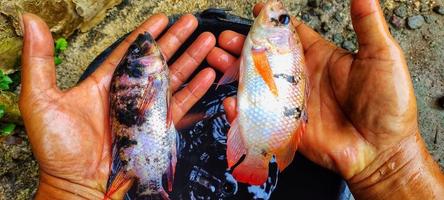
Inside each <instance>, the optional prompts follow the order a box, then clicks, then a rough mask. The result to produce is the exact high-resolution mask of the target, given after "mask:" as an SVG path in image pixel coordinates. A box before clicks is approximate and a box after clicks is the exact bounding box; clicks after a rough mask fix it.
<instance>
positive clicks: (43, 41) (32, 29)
mask: <svg viewBox="0 0 444 200" xmlns="http://www.w3.org/2000/svg"><path fill="white" fill-rule="evenodd" d="M22 18H23V28H24V38H23V41H24V42H23V54H22V78H21V79H22V80H21V81H22V92H21V93H22V95H34V94H39V93H42V92H46V91H47V90H49V89H55V88H57V86H56V75H55V65H54V40H53V38H52V36H51V32H50V31H49V28H48V26H47V25H46V23H45V22H44V21H43V20H42V19H40V18H39V17H38V16H36V15H33V14H28V13H27V14H24V15H23V17H22ZM28 98H29V97H28Z"/></svg>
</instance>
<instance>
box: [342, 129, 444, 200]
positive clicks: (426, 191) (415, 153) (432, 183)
mask: <svg viewBox="0 0 444 200" xmlns="http://www.w3.org/2000/svg"><path fill="white" fill-rule="evenodd" d="M348 184H349V186H350V189H351V191H352V192H353V195H354V196H355V197H356V198H358V199H411V198H413V199H416V198H423V199H436V198H438V197H442V196H444V177H443V175H442V173H441V171H440V169H439V167H438V165H437V164H436V163H435V162H434V161H433V159H432V158H431V156H430V154H429V153H428V152H427V149H426V147H425V145H424V142H423V141H422V139H421V136H420V135H419V133H417V134H415V135H412V136H409V137H407V138H405V139H404V140H402V141H401V142H400V143H399V144H397V145H396V146H394V147H392V148H389V149H388V150H385V151H384V152H383V153H381V155H379V156H378V158H377V159H376V160H375V161H373V162H372V163H371V164H370V165H369V166H368V167H367V168H365V169H364V170H363V171H362V172H360V173H359V174H357V175H355V176H354V177H352V178H351V179H349V180H348ZM424 197H425V198H424Z"/></svg>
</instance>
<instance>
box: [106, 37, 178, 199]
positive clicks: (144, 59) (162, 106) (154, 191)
mask: <svg viewBox="0 0 444 200" xmlns="http://www.w3.org/2000/svg"><path fill="white" fill-rule="evenodd" d="M168 73H169V72H168V66H167V64H166V61H165V59H164V58H163V56H162V54H161V52H160V50H159V47H158V46H157V44H156V43H155V41H154V39H153V38H152V36H151V35H150V34H149V33H145V34H140V35H139V36H138V37H137V39H136V40H135V42H134V43H133V44H132V45H131V46H130V47H129V49H128V51H127V53H126V54H125V56H124V57H123V59H122V61H121V62H120V63H119V65H118V66H117V68H116V70H115V72H114V74H113V78H112V81H111V90H110V107H111V109H110V116H111V130H112V133H113V136H114V137H113V165H112V166H117V167H116V168H115V169H113V174H116V175H115V176H113V177H111V179H110V180H109V184H108V189H107V193H106V195H105V198H111V197H112V196H113V194H114V193H115V192H116V191H118V190H120V189H121V187H122V186H124V185H125V184H126V183H128V182H130V181H131V180H133V183H134V184H135V185H133V188H136V191H137V192H136V195H137V196H136V198H137V199H151V198H155V199H158V198H162V199H169V195H168V193H167V191H171V189H172V182H173V180H172V179H173V176H174V170H175V165H176V159H177V158H176V153H177V152H176V130H175V128H174V125H173V124H172V123H171V118H170V116H171V115H169V112H170V110H169V108H170V106H169V103H170V102H169V99H170V96H169V95H170V92H169V74H168ZM164 176H166V179H167V180H168V183H167V184H164V183H163V179H164ZM164 185H167V188H164V187H165V186H164Z"/></svg>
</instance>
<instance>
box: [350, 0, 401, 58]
mask: <svg viewBox="0 0 444 200" xmlns="http://www.w3.org/2000/svg"><path fill="white" fill-rule="evenodd" d="M351 17H352V22H353V26H354V29H355V31H356V35H357V37H358V43H359V46H360V51H361V50H364V51H365V52H367V53H368V54H373V53H376V52H379V51H380V50H381V49H386V48H388V47H389V46H390V45H392V44H393V38H392V37H391V35H390V32H389V30H388V27H387V23H386V21H385V19H384V15H383V13H382V10H381V6H380V5H379V1H377V0H353V1H352V3H351Z"/></svg>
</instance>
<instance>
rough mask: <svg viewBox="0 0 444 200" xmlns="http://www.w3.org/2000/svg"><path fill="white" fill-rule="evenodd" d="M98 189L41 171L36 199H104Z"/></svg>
mask: <svg viewBox="0 0 444 200" xmlns="http://www.w3.org/2000/svg"><path fill="white" fill-rule="evenodd" d="M103 197H104V194H103V192H101V191H99V190H98V189H95V188H91V187H88V186H84V185H81V184H78V183H73V182H70V181H68V180H64V179H60V178H56V177H53V176H51V175H48V174H46V173H45V172H42V171H40V181H39V187H38V190H37V194H36V197H35V199H37V200H40V199H100V200H101V199H103Z"/></svg>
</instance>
